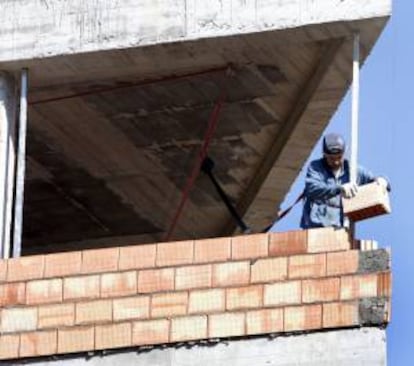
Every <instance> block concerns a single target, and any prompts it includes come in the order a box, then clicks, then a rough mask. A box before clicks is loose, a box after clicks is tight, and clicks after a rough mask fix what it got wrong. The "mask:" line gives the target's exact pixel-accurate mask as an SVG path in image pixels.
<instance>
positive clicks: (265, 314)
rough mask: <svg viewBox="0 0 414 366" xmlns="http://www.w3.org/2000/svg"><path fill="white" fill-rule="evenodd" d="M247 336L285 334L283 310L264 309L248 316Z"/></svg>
mask: <svg viewBox="0 0 414 366" xmlns="http://www.w3.org/2000/svg"><path fill="white" fill-rule="evenodd" d="M246 325H247V334H249V335H250V334H266V333H276V332H283V309H263V310H255V311H249V312H247V314H246Z"/></svg>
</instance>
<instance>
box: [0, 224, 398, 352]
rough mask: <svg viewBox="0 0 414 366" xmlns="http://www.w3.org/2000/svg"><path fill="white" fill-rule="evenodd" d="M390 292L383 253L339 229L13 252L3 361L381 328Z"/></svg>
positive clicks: (4, 266)
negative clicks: (354, 245) (360, 245)
mask: <svg viewBox="0 0 414 366" xmlns="http://www.w3.org/2000/svg"><path fill="white" fill-rule="evenodd" d="M390 296H391V273H390V269H389V253H388V252H386V251H385V250H378V251H365V252H360V251H359V250H351V246H350V240H349V237H348V234H347V233H346V232H345V231H344V230H333V229H313V230H309V231H294V232H288V233H273V234H254V235H248V236H238V237H233V238H214V239H204V240H196V241H184V242H173V243H158V244H148V245H143V246H136V245H135V246H131V247H123V248H106V249H97V250H85V251H77V252H70V253H59V254H47V255H42V256H33V257H22V258H19V259H11V260H7V261H0V359H11V358H16V357H37V356H42V355H51V354H60V353H71V352H85V351H93V350H100V349H111V348H120V347H131V346H141V345H153V344H154V345H156V344H163V343H168V342H185V341H192V340H201V339H207V338H220V337H224V338H227V337H240V336H246V335H258V334H268V333H282V332H302V331H310V330H316V329H324V328H326V329H330V328H341V327H352V326H359V325H364V324H370V325H376V324H378V325H384V324H385V323H386V322H388V321H389V317H390ZM371 304H372V305H371ZM371 306H373V307H375V309H374V308H373V309H372V310H371ZM361 309H362V312H363V313H361ZM374 310H375V312H374V313H373V314H371V312H373V311H374ZM361 314H363V315H361ZM361 317H362V318H361Z"/></svg>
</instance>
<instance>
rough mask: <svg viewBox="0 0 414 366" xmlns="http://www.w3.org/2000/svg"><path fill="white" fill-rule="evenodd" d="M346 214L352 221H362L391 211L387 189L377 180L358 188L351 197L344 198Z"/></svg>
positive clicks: (343, 203)
mask: <svg viewBox="0 0 414 366" xmlns="http://www.w3.org/2000/svg"><path fill="white" fill-rule="evenodd" d="M342 205H343V209H344V214H345V215H347V216H348V217H349V218H350V220H352V221H361V220H365V219H368V218H371V217H374V216H378V215H383V214H387V213H390V212H391V205H390V198H389V194H388V192H387V189H386V188H385V187H383V186H381V185H380V184H378V183H377V182H373V183H370V184H365V185H363V186H360V187H359V188H358V193H357V195H356V196H355V197H353V198H350V199H345V198H343V199H342Z"/></svg>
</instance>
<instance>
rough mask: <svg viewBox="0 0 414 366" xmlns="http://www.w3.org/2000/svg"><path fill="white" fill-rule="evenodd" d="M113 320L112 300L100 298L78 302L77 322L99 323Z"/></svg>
mask: <svg viewBox="0 0 414 366" xmlns="http://www.w3.org/2000/svg"><path fill="white" fill-rule="evenodd" d="M111 320H112V302H111V301H110V300H98V301H90V302H84V303H79V304H76V319H75V322H76V324H86V323H99V322H105V321H111Z"/></svg>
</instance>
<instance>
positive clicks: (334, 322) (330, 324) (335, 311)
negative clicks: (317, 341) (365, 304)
mask: <svg viewBox="0 0 414 366" xmlns="http://www.w3.org/2000/svg"><path fill="white" fill-rule="evenodd" d="M358 324H359V314H358V302H335V303H329V304H323V322H322V326H323V327H324V328H339V327H349V326H353V325H358Z"/></svg>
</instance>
